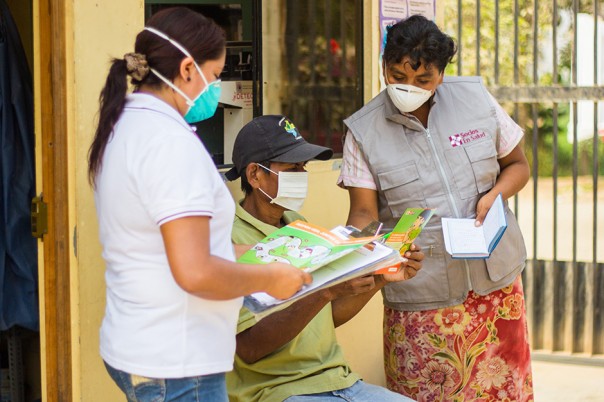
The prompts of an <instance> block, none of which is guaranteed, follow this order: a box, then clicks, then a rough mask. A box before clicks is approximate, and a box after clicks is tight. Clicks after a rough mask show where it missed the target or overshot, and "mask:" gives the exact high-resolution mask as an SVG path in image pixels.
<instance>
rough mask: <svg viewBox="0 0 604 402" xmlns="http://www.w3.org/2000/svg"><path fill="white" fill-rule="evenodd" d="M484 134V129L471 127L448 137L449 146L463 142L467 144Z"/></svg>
mask: <svg viewBox="0 0 604 402" xmlns="http://www.w3.org/2000/svg"><path fill="white" fill-rule="evenodd" d="M486 136H487V135H486V134H485V132H484V131H480V130H476V129H473V130H468V131H465V132H463V133H458V134H453V135H452V136H450V137H449V141H450V142H451V146H452V147H453V148H455V147H459V146H461V145H463V144H467V143H469V142H472V141H476V140H479V139H481V138H485V137H486Z"/></svg>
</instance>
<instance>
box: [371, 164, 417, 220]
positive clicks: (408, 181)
mask: <svg viewBox="0 0 604 402" xmlns="http://www.w3.org/2000/svg"><path fill="white" fill-rule="evenodd" d="M377 177H378V181H379V185H380V189H381V191H382V192H383V194H384V197H386V200H387V201H388V207H389V208H390V211H391V212H392V216H393V217H399V216H401V215H402V214H403V212H404V210H405V208H406V207H407V206H409V205H411V204H412V205H413V206H414V207H422V206H425V198H424V192H423V189H422V182H421V180H420V179H419V172H418V170H417V165H416V164H415V162H411V163H410V164H407V165H405V166H398V167H395V168H394V169H392V170H389V171H387V172H381V173H378V174H377Z"/></svg>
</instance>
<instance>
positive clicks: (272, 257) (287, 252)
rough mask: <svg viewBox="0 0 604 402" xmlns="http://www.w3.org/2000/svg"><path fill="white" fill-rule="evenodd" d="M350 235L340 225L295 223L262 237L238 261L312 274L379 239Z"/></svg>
mask: <svg viewBox="0 0 604 402" xmlns="http://www.w3.org/2000/svg"><path fill="white" fill-rule="evenodd" d="M349 233H350V232H349V231H348V230H346V228H344V227H341V226H338V227H336V228H334V229H332V230H327V229H325V228H322V227H320V226H317V225H314V224H312V223H308V222H304V221H301V220H297V221H294V222H292V223H290V224H289V225H287V226H283V227H282V228H280V229H277V230H276V231H274V232H273V233H271V234H270V235H269V236H267V237H265V238H264V239H263V240H262V241H260V242H259V243H258V244H256V245H255V246H254V247H252V248H251V249H249V250H248V251H246V252H245V253H244V254H243V255H242V256H241V257H240V258H239V260H238V262H242V263H247V264H267V263H269V262H284V263H287V264H292V265H294V266H296V267H298V268H302V269H304V270H305V271H306V272H313V271H314V270H316V269H318V268H321V267H322V266H324V265H326V264H329V263H330V262H331V261H334V260H337V259H338V258H341V257H343V256H344V255H346V254H348V253H351V252H353V251H354V250H356V249H358V248H360V247H363V246H364V245H365V244H367V243H370V242H372V241H374V240H377V239H378V236H368V237H358V238H355V237H349V236H348V234H349Z"/></svg>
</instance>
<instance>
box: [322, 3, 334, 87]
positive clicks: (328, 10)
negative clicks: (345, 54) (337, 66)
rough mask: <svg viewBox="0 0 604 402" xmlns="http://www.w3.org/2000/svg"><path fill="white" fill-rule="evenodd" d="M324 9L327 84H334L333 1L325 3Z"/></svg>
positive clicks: (324, 50)
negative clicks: (332, 49) (332, 52)
mask: <svg viewBox="0 0 604 402" xmlns="http://www.w3.org/2000/svg"><path fill="white" fill-rule="evenodd" d="M323 7H325V10H324V14H323V34H324V35H325V49H323V52H324V54H325V60H326V62H327V63H326V64H327V71H326V74H325V82H327V83H331V82H332V78H333V77H332V75H331V73H332V69H333V55H332V54H331V43H330V42H331V39H332V34H331V26H332V24H333V23H334V21H332V17H331V1H326V2H324V3H323Z"/></svg>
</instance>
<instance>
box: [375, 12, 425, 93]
mask: <svg viewBox="0 0 604 402" xmlns="http://www.w3.org/2000/svg"><path fill="white" fill-rule="evenodd" d="M416 14H419V15H423V16H424V17H426V18H428V19H431V20H433V21H434V19H435V18H436V0H380V57H379V60H378V64H379V71H381V68H382V54H383V53H384V45H385V44H386V30H387V28H388V27H389V26H390V25H394V24H396V23H397V22H399V21H400V20H403V19H405V18H407V17H409V16H411V15H416ZM380 83H381V88H384V87H385V84H384V77H383V75H382V74H380Z"/></svg>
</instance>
